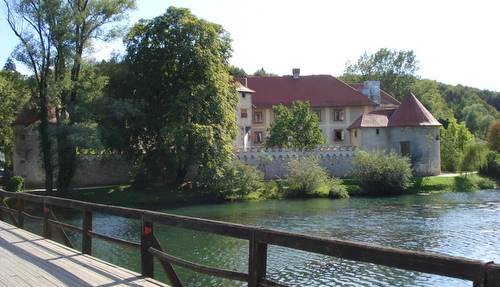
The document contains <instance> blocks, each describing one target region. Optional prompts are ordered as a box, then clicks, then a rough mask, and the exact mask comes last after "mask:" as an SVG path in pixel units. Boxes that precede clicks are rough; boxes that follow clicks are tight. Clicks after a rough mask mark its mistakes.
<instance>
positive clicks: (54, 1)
mask: <svg viewBox="0 0 500 287" xmlns="http://www.w3.org/2000/svg"><path fill="white" fill-rule="evenodd" d="M4 3H5V5H6V8H7V19H8V23H9V25H10V27H11V28H12V30H13V31H14V33H15V34H16V36H17V37H18V38H19V40H20V41H21V44H20V45H19V47H18V49H17V51H16V53H15V55H16V58H17V60H19V61H21V62H23V63H25V64H27V65H28V66H29V67H30V68H31V69H32V70H33V72H34V76H35V79H36V82H37V91H38V100H39V103H38V109H39V115H40V119H41V123H40V137H41V146H42V154H43V162H44V168H45V172H46V175H45V185H46V190H47V191H51V190H52V187H53V182H52V181H53V165H54V164H53V162H52V149H53V148H52V145H51V143H52V141H51V139H50V135H49V126H48V121H47V115H48V106H49V103H50V105H53V106H58V109H57V115H56V120H57V124H56V132H55V133H54V134H55V136H56V139H57V158H56V159H57V167H58V168H57V170H58V174H57V175H58V176H57V188H58V190H64V189H66V188H67V186H68V185H69V183H70V181H71V178H72V177H73V174H74V171H75V160H76V149H77V146H76V144H75V142H74V141H73V140H72V139H73V138H75V136H78V135H74V134H72V133H73V132H75V131H78V130H80V129H79V128H78V127H76V128H75V127H74V126H75V125H78V123H79V122H81V118H80V116H81V113H79V111H78V110H79V109H78V105H79V104H80V103H81V102H82V101H83V102H84V101H85V99H84V98H85V94H84V93H81V91H82V90H84V88H82V87H83V86H85V85H86V83H83V82H82V78H81V73H82V70H83V69H84V68H83V66H84V61H83V55H84V53H85V51H87V50H88V48H91V47H92V41H93V40H94V39H97V38H99V39H103V38H106V39H109V38H111V37H112V36H116V35H117V33H116V32H117V29H115V28H116V26H111V27H110V25H109V24H113V23H116V22H118V21H120V20H122V19H123V18H124V17H125V16H126V12H127V11H128V10H129V9H131V8H133V7H134V5H135V4H134V3H135V2H134V0H83V1H81V0H71V1H62V0H45V1H33V0H27V1H21V0H4ZM49 91H50V95H49Z"/></svg>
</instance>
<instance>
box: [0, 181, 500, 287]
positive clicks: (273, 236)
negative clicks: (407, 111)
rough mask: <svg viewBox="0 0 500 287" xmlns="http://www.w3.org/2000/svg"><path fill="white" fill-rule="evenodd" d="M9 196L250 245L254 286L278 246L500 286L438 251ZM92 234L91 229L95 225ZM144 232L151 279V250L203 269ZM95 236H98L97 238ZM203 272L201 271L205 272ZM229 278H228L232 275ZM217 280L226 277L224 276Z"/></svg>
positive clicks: (494, 270) (479, 267)
mask: <svg viewBox="0 0 500 287" xmlns="http://www.w3.org/2000/svg"><path fill="white" fill-rule="evenodd" d="M4 197H12V198H18V199H24V200H26V201H32V202H38V203H43V204H46V205H51V206H61V207H64V208H72V209H77V210H81V211H84V212H87V213H89V214H90V215H91V212H101V213H107V214H112V215H116V216H121V217H126V218H133V219H140V220H142V221H143V228H144V223H146V224H147V225H148V226H150V227H151V229H150V230H151V231H152V224H153V223H160V224H164V225H168V226H174V227H180V228H186V229H190V230H195V231H202V232H207V233H212V234H218V235H224V236H229V237H233V238H239V239H246V240H249V242H250V251H249V252H250V256H249V259H250V262H249V274H250V275H248V274H246V275H245V276H246V278H247V280H248V281H249V282H252V283H251V284H249V286H259V285H261V286H264V285H266V284H269V283H270V281H269V280H266V279H265V276H266V272H265V271H266V259H267V245H277V246H283V247H287V248H292V249H297V250H302V251H307V252H313V253H318V254H324V255H329V256H333V257H337V258H344V259H349V260H355V261H362V262H368V263H374V264H378V265H384V266H389V267H394V268H399V269H404V270H409V271H418V272H424V273H429V274H436V275H442V276H448V277H453V278H460V279H465V280H470V281H473V282H474V286H484V287H500V280H497V279H498V278H500V265H499V264H495V263H492V262H485V261H481V260H473V259H467V258H463V257H458V256H449V255H444V254H439V253H433V252H423V251H411V250H405V249H400V248H391V247H384V246H381V245H375V244H367V243H361V242H354V241H348V240H340V239H335V238H325V237H319V236H311V235H305V234H298V233H292V232H287V231H281V230H275V229H268V228H262V227H258V226H246V225H242V224H235V223H227V222H221V221H216V220H209V219H201V218H194V217H188V216H182V215H174V214H167V213H162V212H155V211H148V210H141V209H134V208H126V207H118V206H109V205H104V204H96V203H88V202H82V201H77V200H72V199H64V198H57V197H51V196H41V195H34V194H28V193H12V192H6V191H3V190H0V198H4ZM2 209H5V210H6V211H9V213H10V212H12V209H10V208H9V209H7V208H1V207H0V210H2ZM14 211H15V210H14ZM50 223H52V221H50ZM90 225H91V218H90ZM88 229H89V230H90V229H91V226H90V228H88ZM143 232H144V230H142V231H141V236H142V237H141V238H142V240H141V242H143V244H146V245H147V246H146V247H147V248H145V247H144V246H142V245H141V247H142V248H141V250H142V249H144V250H142V251H141V254H142V257H143V260H146V262H144V265H143V267H145V268H146V269H147V272H148V274H152V270H150V268H152V267H151V266H152V265H151V263H150V260H151V259H150V257H148V255H147V254H146V253H145V251H147V253H153V254H154V255H155V256H157V257H161V256H162V255H167V256H163V259H164V260H167V261H169V262H171V263H173V264H176V263H180V264H184V266H185V267H187V266H190V267H193V266H194V267H196V268H198V267H201V266H197V265H196V263H192V262H189V261H185V260H183V259H180V258H175V257H172V256H171V255H168V254H166V253H164V252H162V251H160V250H159V249H158V248H155V247H158V246H153V245H152V238H153V237H152V236H153V235H148V236H144V234H142V233H143ZM90 234H91V235H95V233H94V234H92V233H90ZM88 240H89V239H87V241H88ZM120 240H121V239H120ZM87 244H88V243H87ZM252 260H254V261H252ZM174 261H175V262H174ZM190 264H195V265H190ZM203 268H209V269H203ZM203 268H202V271H203V270H205V271H207V270H210V268H211V267H207V266H203ZM198 269H200V268H198ZM197 271H199V272H201V271H200V270H197ZM210 271H214V270H210ZM219 271H220V270H219ZM226 271H228V270H226ZM228 272H233V271H228ZM224 274H225V275H227V274H229V273H224ZM231 274H232V273H231ZM233 275H234V274H233ZM240 275H241V274H240ZM217 276H220V274H219V275H217ZM220 277H223V276H220ZM240 279H241V277H240ZM271 285H272V284H271Z"/></svg>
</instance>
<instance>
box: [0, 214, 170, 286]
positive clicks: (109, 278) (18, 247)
mask: <svg viewBox="0 0 500 287" xmlns="http://www.w3.org/2000/svg"><path fill="white" fill-rule="evenodd" d="M0 286H13V287H23V286H36V287H46V286H47V287H48V286H50V287H52V286H102V287H111V286H147V287H158V286H167V285H165V284H163V283H161V282H158V281H156V280H154V279H151V278H145V277H142V276H141V275H140V274H137V273H135V272H132V271H130V270H127V269H124V268H121V267H118V266H116V265H113V264H110V263H107V262H104V261H102V260H99V259H97V258H94V257H92V256H88V255H84V254H82V253H80V252H78V251H76V250H73V249H70V248H68V247H66V246H64V245H61V244H59V243H57V242H54V241H51V240H47V239H44V238H43V237H41V236H38V235H35V234H33V233H30V232H28V231H25V230H22V229H19V228H17V227H14V226H12V225H10V224H8V223H5V222H3V221H0Z"/></svg>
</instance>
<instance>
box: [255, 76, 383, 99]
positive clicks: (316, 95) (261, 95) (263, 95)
mask: <svg viewBox="0 0 500 287" xmlns="http://www.w3.org/2000/svg"><path fill="white" fill-rule="evenodd" d="M247 84H248V88H250V89H252V90H254V91H255V93H254V94H253V95H252V103H253V105H255V106H256V107H270V106H273V105H277V104H284V105H291V104H292V103H293V102H294V101H299V100H300V101H309V102H310V103H311V106H312V107H324V106H373V105H374V103H373V102H372V101H371V100H370V99H368V97H366V96H364V95H363V94H361V93H360V92H359V91H358V90H356V89H354V88H353V87H351V86H349V85H348V84H346V83H344V82H343V81H341V80H339V79H337V78H335V77H333V76H330V75H311V76H300V77H299V78H298V79H294V78H293V76H282V77H249V78H247Z"/></svg>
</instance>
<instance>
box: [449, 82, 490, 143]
mask: <svg viewBox="0 0 500 287" xmlns="http://www.w3.org/2000/svg"><path fill="white" fill-rule="evenodd" d="M439 89H440V91H441V94H442V95H443V97H444V100H445V101H446V103H447V104H448V106H449V107H451V109H452V110H453V113H454V115H455V118H457V120H458V121H459V122H462V121H463V122H465V123H466V125H467V127H468V128H469V129H470V130H471V131H472V132H473V133H474V135H475V136H476V137H478V138H481V139H484V138H485V136H486V133H487V130H488V127H489V126H490V125H491V124H492V123H493V121H495V119H500V113H499V112H498V110H497V109H495V108H494V107H492V106H491V105H489V104H488V103H487V102H486V101H484V100H483V99H482V98H481V96H480V95H482V94H483V92H484V91H483V90H479V89H476V88H471V87H465V86H462V85H456V86H452V85H446V84H442V83H439Z"/></svg>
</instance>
